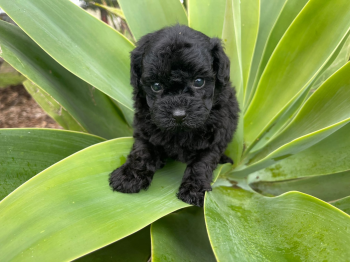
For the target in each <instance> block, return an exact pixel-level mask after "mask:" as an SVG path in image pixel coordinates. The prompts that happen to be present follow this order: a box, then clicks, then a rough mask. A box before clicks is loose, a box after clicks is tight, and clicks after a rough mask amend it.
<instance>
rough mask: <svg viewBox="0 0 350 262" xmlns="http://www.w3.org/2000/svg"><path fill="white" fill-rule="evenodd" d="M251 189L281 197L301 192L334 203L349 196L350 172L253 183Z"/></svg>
mask: <svg viewBox="0 0 350 262" xmlns="http://www.w3.org/2000/svg"><path fill="white" fill-rule="evenodd" d="M250 186H251V188H253V189H254V190H255V191H257V192H259V193H261V194H264V195H274V196H277V195H280V194H283V193H285V192H288V191H292V190H296V191H300V192H303V193H306V194H309V195H312V196H314V197H317V198H319V199H322V200H323V201H332V200H336V199H339V198H343V197H346V196H348V195H349V187H350V172H349V171H347V172H343V173H337V174H331V175H324V176H313V177H304V178H297V179H291V180H284V181H272V182H265V181H259V182H253V183H251V184H250Z"/></svg>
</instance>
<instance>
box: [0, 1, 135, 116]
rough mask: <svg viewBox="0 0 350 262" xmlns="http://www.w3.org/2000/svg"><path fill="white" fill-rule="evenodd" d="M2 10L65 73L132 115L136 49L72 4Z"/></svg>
mask: <svg viewBox="0 0 350 262" xmlns="http://www.w3.org/2000/svg"><path fill="white" fill-rule="evenodd" d="M0 7H1V8H2V9H3V10H4V11H5V12H6V13H7V14H8V15H9V16H10V17H11V18H12V19H13V20H14V21H15V22H16V23H17V25H18V26H19V27H21V28H22V29H23V31H24V32H25V33H26V34H27V35H29V36H30V37H31V38H32V39H33V40H34V41H35V42H36V43H37V44H38V45H39V46H40V47H41V48H42V49H44V50H45V51H46V52H47V53H48V54H49V55H50V56H52V57H53V58H54V59H55V60H56V61H57V62H58V63H60V64H61V65H62V66H63V67H65V68H67V69H68V70H69V71H70V72H72V73H73V74H75V75H77V76H78V77H79V78H81V79H83V80H84V81H86V82H88V83H89V84H90V85H92V86H94V87H96V88H97V89H99V90H101V91H102V92H104V93H105V94H107V95H109V96H111V97H112V98H114V99H116V100H117V101H118V102H119V103H121V104H123V105H125V106H126V107H127V108H129V109H130V110H132V99H131V92H132V89H131V87H130V84H129V81H130V79H129V74H130V72H129V70H130V65H129V63H130V59H129V53H130V51H131V50H132V49H133V47H134V46H133V44H132V43H131V42H130V41H129V40H127V39H126V38H125V37H124V36H123V35H121V34H120V33H118V32H117V31H115V30H114V29H112V28H111V27H109V26H108V25H106V24H105V23H103V22H102V21H100V20H98V19H96V18H95V17H93V16H92V15H90V14H88V13H87V12H85V11H84V10H83V9H81V8H80V7H78V6H76V5H75V4H74V3H72V2H71V1H69V0H51V1H46V0H11V1H8V0H0ZM34 18H35V19H34ZM39 86H40V85H39Z"/></svg>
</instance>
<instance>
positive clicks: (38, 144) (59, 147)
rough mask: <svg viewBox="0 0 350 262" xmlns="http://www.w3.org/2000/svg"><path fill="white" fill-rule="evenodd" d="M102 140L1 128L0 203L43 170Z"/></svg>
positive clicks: (75, 134)
mask: <svg viewBox="0 0 350 262" xmlns="http://www.w3.org/2000/svg"><path fill="white" fill-rule="evenodd" d="M103 141H104V139H103V138H100V137H97V136H93V135H88V134H84V133H77V132H72V131H64V130H55V129H39V128H19V129H17V128H9V129H7V128H6V129H5V128H3V129H0V181H1V183H0V200H1V199H3V198H4V197H5V196H7V195H8V194H9V193H11V192H12V191H13V190H15V189H16V188H17V187H18V186H20V185H21V184H23V183H24V182H26V181H27V180H28V179H30V178H32V177H33V176H34V175H36V174H37V173H39V172H41V171H43V170H44V169H45V168H48V167H49V166H51V165H53V164H55V163H56V162H58V161H60V160H62V159H63V158H65V157H67V156H69V155H71V154H74V153H75V152H77V151H79V150H82V149H84V148H86V147H88V146H91V145H93V144H96V143H100V142H103Z"/></svg>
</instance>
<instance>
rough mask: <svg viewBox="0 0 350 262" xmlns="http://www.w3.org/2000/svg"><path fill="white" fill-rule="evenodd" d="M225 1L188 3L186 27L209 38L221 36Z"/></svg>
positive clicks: (192, 1) (210, 0)
mask: <svg viewBox="0 0 350 262" xmlns="http://www.w3.org/2000/svg"><path fill="white" fill-rule="evenodd" d="M225 7H226V0H207V1H205V3H203V1H201V0H189V1H188V7H187V10H188V26H190V27H191V28H193V29H195V30H198V31H200V32H202V33H204V34H206V35H207V36H209V37H220V38H221V36H222V29H223V25H224V18H225Z"/></svg>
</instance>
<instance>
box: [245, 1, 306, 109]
mask: <svg viewBox="0 0 350 262" xmlns="http://www.w3.org/2000/svg"><path fill="white" fill-rule="evenodd" d="M308 1H309V0H297V1H295V0H285V1H280V2H283V8H282V10H279V11H280V13H279V16H278V18H277V21H275V23H274V25H273V28H272V30H271V31H270V32H269V36H268V38H267V41H266V42H265V43H264V44H265V45H264V50H263V53H262V56H261V58H260V59H261V60H260V61H259V64H258V67H257V69H256V75H255V78H254V79H252V80H253V81H252V82H251V84H252V86H251V89H252V91H251V92H250V95H249V96H246V98H247V100H246V103H247V106H248V104H249V103H250V102H251V99H252V98H253V96H254V93H255V90H256V87H257V85H258V82H259V80H260V77H261V75H262V73H263V71H264V69H265V67H266V65H267V63H268V61H269V60H270V58H271V55H272V54H273V52H274V50H275V48H276V46H277V45H278V43H279V42H280V40H281V38H282V37H283V35H284V33H285V32H286V31H287V29H288V27H289V26H290V25H291V23H292V22H293V20H294V19H295V18H296V17H297V15H298V14H299V13H300V11H301V10H302V9H303V8H304V6H305V5H306V4H307V2H308ZM270 2H271V4H275V2H274V1H270ZM268 15H270V14H268Z"/></svg>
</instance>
